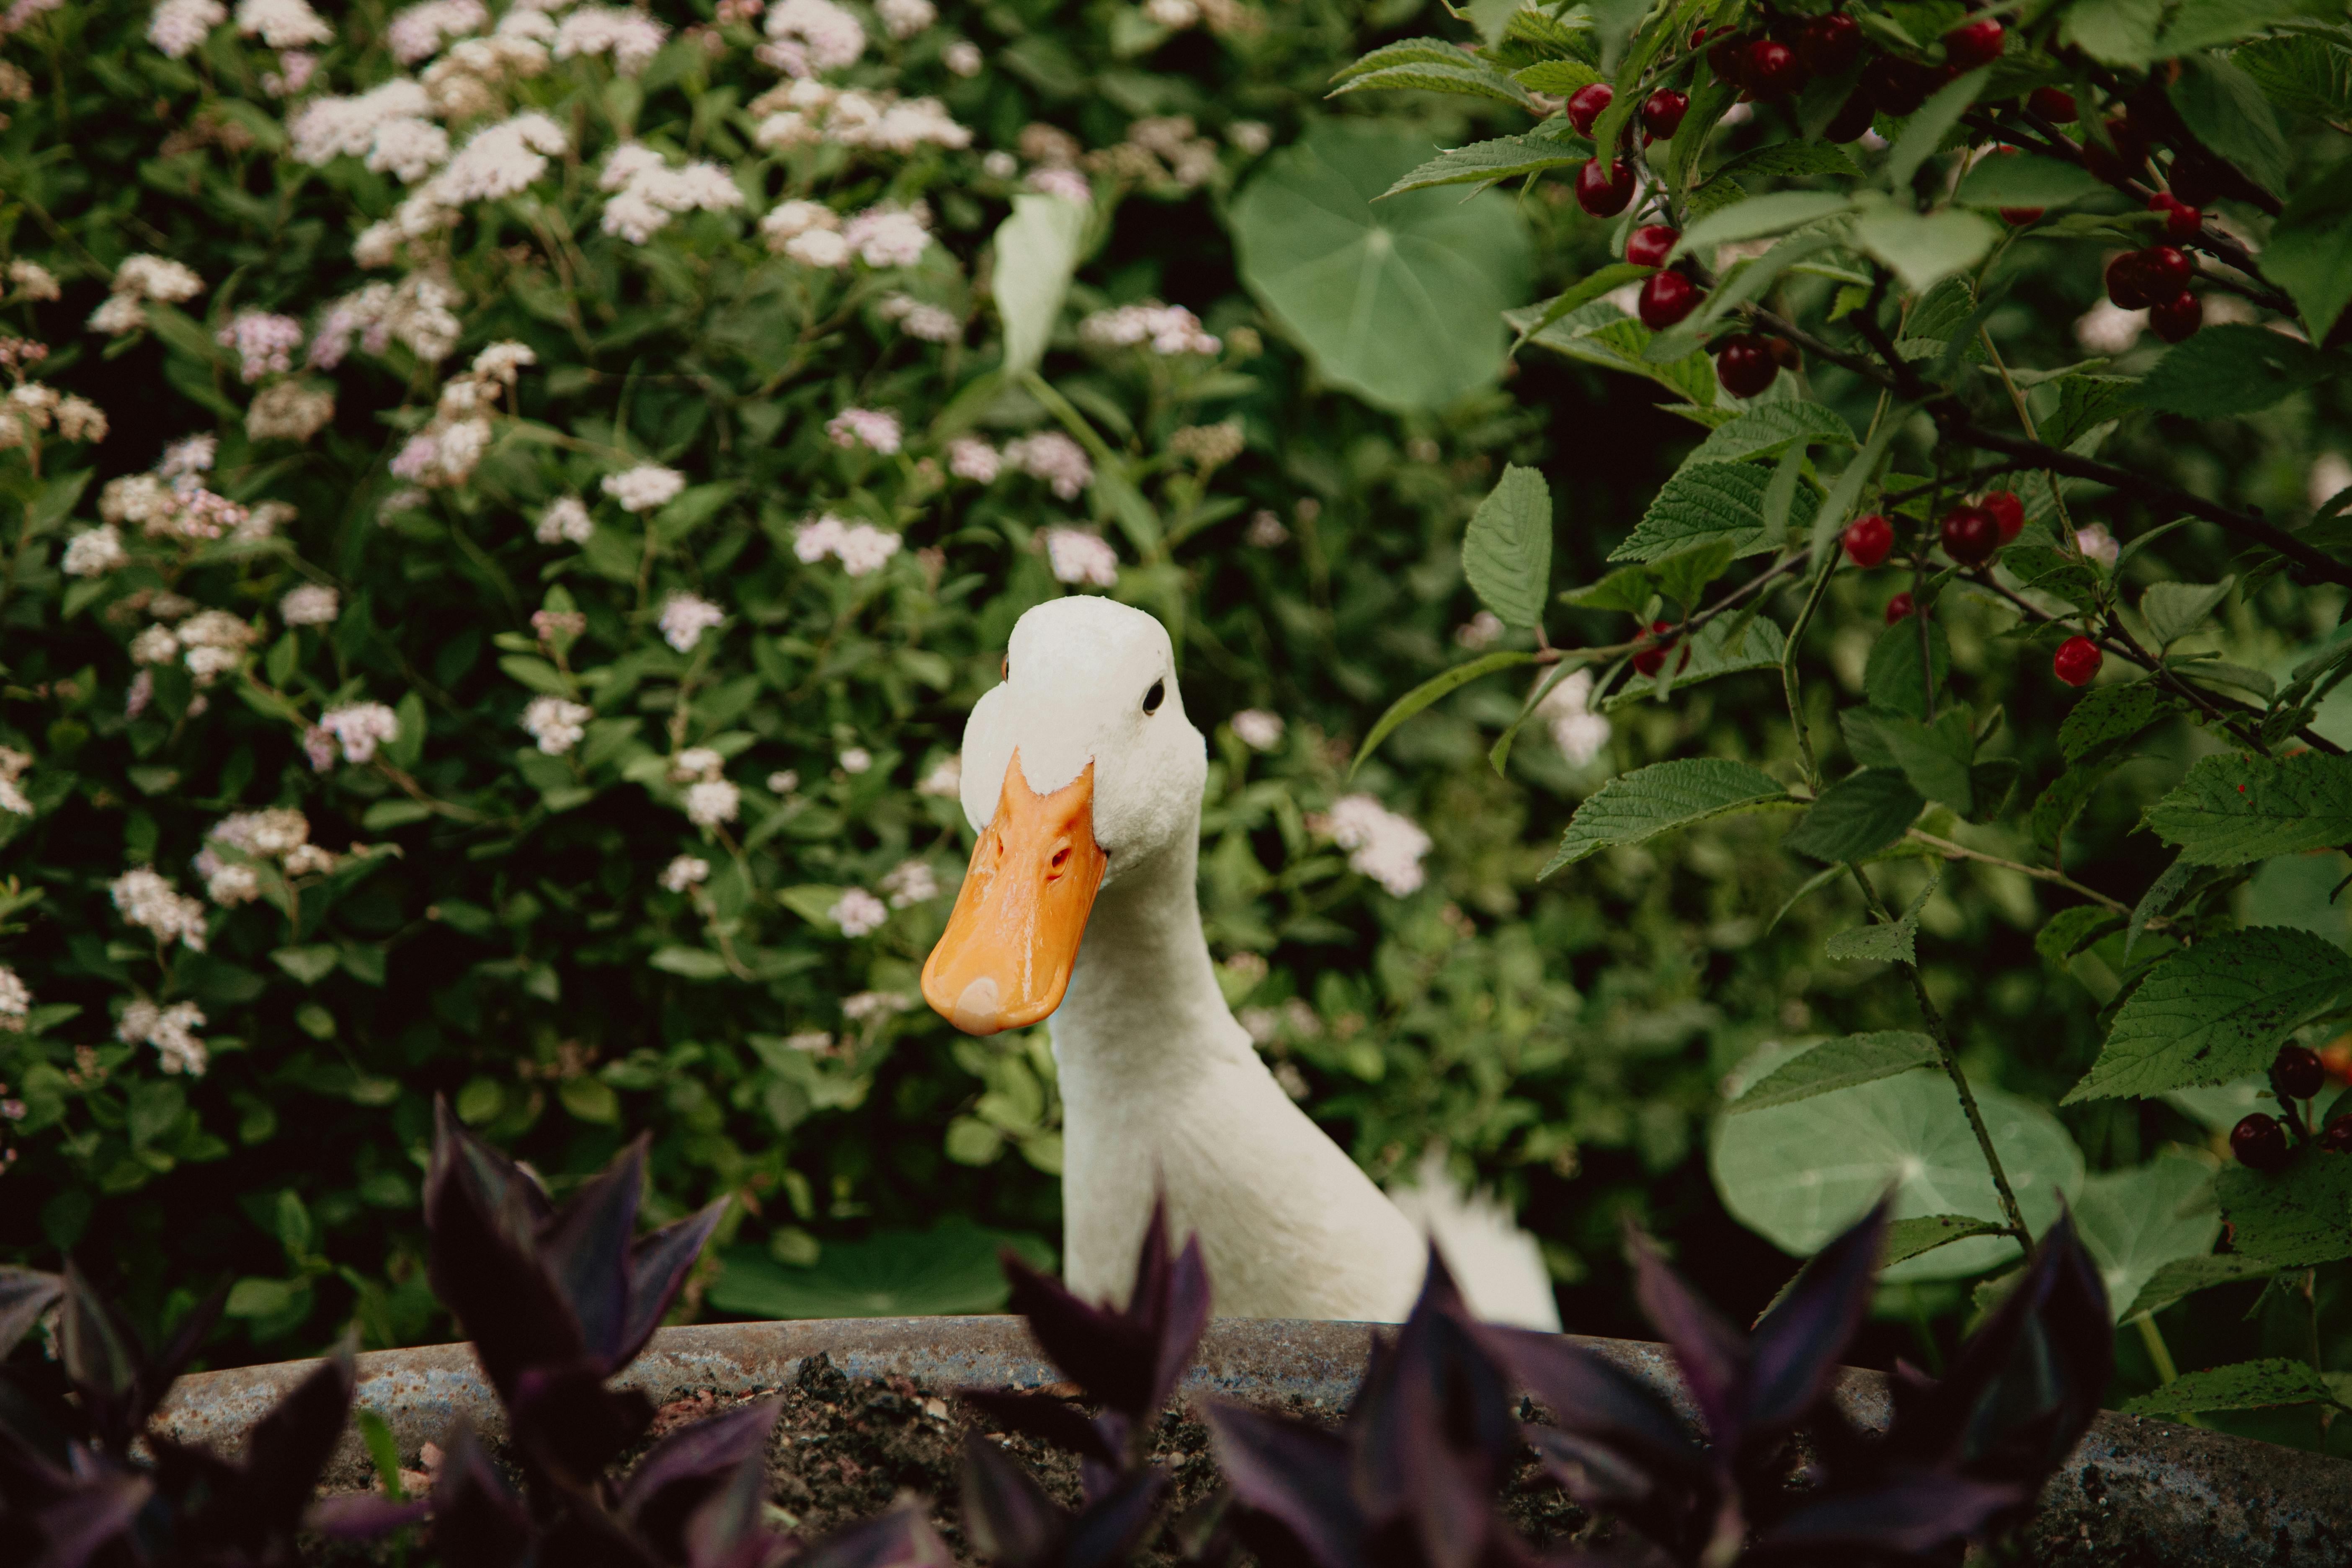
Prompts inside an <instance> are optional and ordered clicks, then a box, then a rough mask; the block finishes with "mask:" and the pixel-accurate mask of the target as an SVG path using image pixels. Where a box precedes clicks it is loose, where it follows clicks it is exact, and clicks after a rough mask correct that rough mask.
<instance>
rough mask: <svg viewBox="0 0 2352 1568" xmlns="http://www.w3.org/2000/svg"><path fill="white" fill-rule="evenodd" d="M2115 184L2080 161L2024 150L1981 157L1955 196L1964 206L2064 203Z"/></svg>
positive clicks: (1961, 182) (2029, 205) (2108, 188)
mask: <svg viewBox="0 0 2352 1568" xmlns="http://www.w3.org/2000/svg"><path fill="white" fill-rule="evenodd" d="M2113 188H2114V187H2112V186H2110V185H2109V184H2107V183H2106V182H2105V180H2102V179H2100V178H2099V177H2098V176H2097V175H2096V174H2092V173H2091V172H2090V171H2089V170H2088V169H2085V168H2084V167H2083V165H2081V164H2080V163H2060V162H2059V161H2058V160H2057V159H2055V158H2037V157H2035V156H2033V155H2032V153H2019V154H2017V155H2015V156H2007V155H2002V156H1996V157H1991V158H1979V159H1978V160H1977V163H1976V166H1975V167H1974V168H1972V169H1970V170H1969V172H1968V173H1967V174H1965V175H1963V176H1962V177H1961V179H1960V184H1959V189H1958V190H1957V191H1955V192H1953V193H1952V199H1953V200H1954V201H1956V202H1958V203H1959V204H1960V205H1962V206H1965V207H2062V206H2064V205H2066V204H2067V203H2068V202H2079V201H2081V200H2082V199H2083V198H2084V197H2085V196H2095V195H2105V193H2106V192H2108V191H2109V190H2111V189H2113Z"/></svg>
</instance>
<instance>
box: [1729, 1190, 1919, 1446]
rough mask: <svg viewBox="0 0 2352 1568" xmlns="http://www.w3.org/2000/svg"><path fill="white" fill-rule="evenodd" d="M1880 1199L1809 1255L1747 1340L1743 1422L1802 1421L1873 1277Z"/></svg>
mask: <svg viewBox="0 0 2352 1568" xmlns="http://www.w3.org/2000/svg"><path fill="white" fill-rule="evenodd" d="M1885 1228H1886V1200H1885V1199H1881V1200H1880V1201H1879V1203H1878V1205H1877V1206H1876V1207H1875V1208H1874V1209H1872V1210H1871V1211H1870V1213H1868V1214H1867V1215H1864V1216H1863V1218H1862V1220H1861V1221H1860V1223H1858V1224H1856V1225H1855V1226H1853V1228H1851V1229H1849V1230H1847V1231H1846V1232H1845V1233H1844V1234H1843V1235H1842V1236H1840V1237H1838V1238H1837V1239H1836V1240H1834V1241H1832V1242H1831V1243H1830V1244H1829V1245H1828V1246H1827V1247H1823V1248H1822V1249H1821V1251H1820V1252H1818V1253H1816V1254H1814V1256H1813V1258H1812V1260H1811V1262H1809V1263H1807V1264H1806V1265H1805V1268H1804V1270H1803V1272H1801V1274H1799V1275H1798V1276H1797V1279H1796V1283H1795V1284H1793V1285H1791V1286H1790V1288H1789V1289H1788V1292H1787V1293H1786V1294H1785V1295H1783V1296H1782V1297H1781V1299H1780V1305H1778V1306H1776V1307H1774V1308H1773V1309H1772V1310H1770V1311H1769V1312H1767V1313H1765V1315H1764V1321H1762V1322H1759V1323H1758V1324H1757V1325H1756V1333H1755V1337H1754V1338H1753V1339H1752V1340H1751V1341H1750V1342H1749V1343H1748V1413H1747V1426H1748V1431H1749V1433H1750V1434H1751V1435H1754V1434H1757V1433H1764V1434H1778V1433H1780V1432H1784V1431H1786V1430H1788V1429H1789V1428H1790V1427H1791V1426H1795V1425H1796V1424H1797V1423H1798V1422H1800V1421H1801V1420H1803V1419H1804V1417H1805V1415H1806V1413H1807V1412H1808V1411H1809V1410H1811V1407H1812V1405H1813V1402H1814V1401H1815V1400H1816V1399H1818V1398H1820V1397H1821V1394H1822V1390H1823V1389H1824V1388H1826V1387H1827V1386H1828V1385H1829V1381H1830V1379H1831V1378H1832V1377H1833V1376H1834V1375H1836V1373H1837V1364H1838V1355H1839V1353H1840V1352H1843V1350H1844V1349H1845V1347H1846V1346H1847V1345H1848V1344H1849V1343H1850V1342H1852V1341H1853V1334H1854V1330H1855V1329H1856V1328H1858V1327H1859V1326H1860V1325H1861V1323H1862V1315H1863V1313H1864V1311H1865V1310H1867V1309H1868V1308H1869V1306H1870V1298H1871V1292H1872V1291H1873V1289H1875V1287H1876V1283H1877V1279H1878V1240H1879V1237H1880V1235H1881V1234H1882V1233H1883V1232H1884V1231H1885Z"/></svg>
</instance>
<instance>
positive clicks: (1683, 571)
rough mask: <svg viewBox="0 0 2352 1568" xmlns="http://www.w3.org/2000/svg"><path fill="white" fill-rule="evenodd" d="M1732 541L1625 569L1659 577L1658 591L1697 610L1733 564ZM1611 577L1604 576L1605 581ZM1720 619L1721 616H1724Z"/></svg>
mask: <svg viewBox="0 0 2352 1568" xmlns="http://www.w3.org/2000/svg"><path fill="white" fill-rule="evenodd" d="M1731 552H1732V546H1731V541H1729V540H1727V539H1718V540H1717V541H1716V542H1714V543H1712V544H1702V545H1700V546H1698V547H1697V548H1696V549H1695V550H1685V551H1684V552H1681V553H1680V554H1677V555H1669V556H1667V557H1666V558H1665V559H1664V560H1663V561H1660V562H1658V563H1655V564H1654V565H1651V566H1629V567H1626V568H1624V569H1623V570H1624V571H1629V572H1643V573H1646V574H1650V575H1651V576H1653V577H1654V578H1655V579H1656V582H1657V591H1658V592H1659V593H1661V594H1663V595H1665V596H1666V598H1667V599H1668V600H1670V601H1671V602H1673V603H1675V604H1677V605H1682V606H1683V607H1684V608H1685V609H1696V608H1697V607H1698V596H1699V595H1701V594H1702V593H1704V592H1706V585H1707V584H1709V583H1712V582H1714V581H1715V580H1716V579H1717V577H1720V576H1722V575H1723V569H1724V568H1725V567H1727V566H1728V565H1730V564H1731ZM1616 575H1618V574H1617V573H1612V574H1610V576H1612V577H1614V576H1616ZM1607 580H1608V579H1606V578H1604V579H1602V581H1604V582H1605V581H1607ZM1632 607H1633V610H1634V611H1635V612H1637V613H1638V612H1639V611H1640V610H1641V608H1642V606H1641V605H1633V606H1632ZM1717 619H1718V620H1720V619H1721V617H1720V616H1718V617H1717ZM1714 624H1715V622H1713V621H1710V622H1709V623H1707V625H1708V626H1713V625H1714ZM1776 629H1777V628H1776ZM1705 633H1706V628H1705V627H1702V628H1701V635H1702V636H1704V635H1705ZM1773 662H1774V663H1776V664H1777V663H1779V662H1780V660H1779V658H1777V657H1776V658H1774V660H1773Z"/></svg>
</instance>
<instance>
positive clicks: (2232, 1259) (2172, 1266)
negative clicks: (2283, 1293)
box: [2116, 1252, 2278, 1323]
mask: <svg viewBox="0 0 2352 1568" xmlns="http://www.w3.org/2000/svg"><path fill="white" fill-rule="evenodd" d="M2277 1267H2278V1266H2277V1265H2276V1264H2272V1263H2265V1262H2263V1260H2262V1259H2261V1258H2248V1257H2246V1256H2244V1255H2243V1254H2242V1253H2234V1252H2225V1253H2221V1254H2219V1255H2215V1256H2208V1257H2204V1258H2174V1259H2173V1260H2172V1261H2171V1262H2169V1263H2168V1264H2166V1265H2164V1266H2163V1267H2162V1268H2158V1270H2157V1271H2156V1272H2155V1273H2154V1274H2153V1275H2151V1276H2149V1278H2148V1281H2147V1284H2145V1285H2143V1286H2141V1287H2140V1288H2139V1293H2138V1294H2137V1295H2136V1296H2134V1297H2133V1298H2132V1300H2131V1305H2129V1306H2128V1307H2126V1308H2125V1309H2124V1310H2123V1315H2122V1316H2121V1317H2119V1318H2117V1319H2116V1322H2118V1323H2128V1322H2130V1321H2132V1320H2134V1319H2135V1318H2144V1317H2147V1316H2148V1315H2149V1314H2151V1313H2155V1312H2161V1311H2162V1310H2164V1309H2166V1308H2167V1307H2169V1306H2171V1305H2172V1304H2173V1303H2174V1302H2175V1301H2179V1300H2187V1299H2188V1298H2189V1297H2190V1296H2193V1295H2195V1294H2196V1293H2197V1292H2198V1291H2200V1290H2210V1289H2212V1288H2213V1287H2214V1286H2216V1285H2234V1284H2237V1283H2238V1282H2239V1281H2241V1280H2244V1279H2262V1278H2263V1276H2264V1275H2266V1274H2270V1273H2273V1272H2275V1271H2276V1268H2277Z"/></svg>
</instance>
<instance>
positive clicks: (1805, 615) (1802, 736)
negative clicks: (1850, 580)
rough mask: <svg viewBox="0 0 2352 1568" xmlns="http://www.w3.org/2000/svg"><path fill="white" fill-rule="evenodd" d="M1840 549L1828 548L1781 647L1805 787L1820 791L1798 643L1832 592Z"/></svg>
mask: <svg viewBox="0 0 2352 1568" xmlns="http://www.w3.org/2000/svg"><path fill="white" fill-rule="evenodd" d="M1837 560H1838V558H1837V552H1836V551H1835V550H1834V549H1832V550H1830V551H1827V552H1824V553H1823V555H1822V564H1821V569H1820V570H1819V571H1817V572H1815V573H1814V574H1813V587H1812V592H1811V593H1810V594H1807V595H1805V607H1804V608H1803V609H1801V610H1800V611H1798V612H1797V619H1796V622H1795V624H1794V625H1792V626H1790V628H1789V637H1788V641H1787V642H1786V643H1784V644H1783V645H1782V646H1781V651H1780V692H1781V695H1782V696H1783V697H1785V698H1786V699H1787V700H1788V703H1789V722H1790V724H1791V725H1793V726H1794V727H1795V728H1796V731H1797V755H1798V758H1799V761H1800V762H1801V764H1802V765H1803V767H1804V770H1805V787H1806V788H1808V789H1810V790H1811V791H1812V792H1813V793H1814V794H1815V795H1819V794H1821V790H1822V775H1821V768H1820V765H1819V764H1818V763H1816V762H1815V761H1814V759H1813V736H1812V731H1811V730H1810V729H1808V728H1807V727H1806V724H1805V707H1804V703H1803V701H1802V700H1801V699H1800V698H1799V696H1798V695H1797V647H1798V645H1799V644H1800V643H1801V642H1803V641H1804V637H1805V628H1806V627H1807V626H1811V625H1812V621H1813V612H1814V611H1815V610H1817V609H1819V608H1820V607H1821V603H1822V595H1826V594H1827V593H1828V592H1829V587H1830V578H1831V577H1832V575H1834V574H1836V572H1837Z"/></svg>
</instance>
